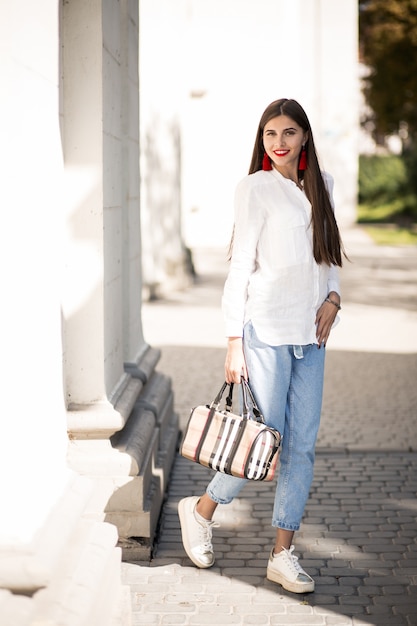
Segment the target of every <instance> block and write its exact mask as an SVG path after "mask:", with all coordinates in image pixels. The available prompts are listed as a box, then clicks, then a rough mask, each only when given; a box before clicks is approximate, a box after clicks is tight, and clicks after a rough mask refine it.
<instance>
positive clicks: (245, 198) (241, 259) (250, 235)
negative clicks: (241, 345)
mask: <svg viewBox="0 0 417 626" xmlns="http://www.w3.org/2000/svg"><path fill="white" fill-rule="evenodd" d="M234 216H235V218H234V231H233V249H232V258H231V261H230V268H229V273H228V276H227V279H226V282H225V286H224V291H223V297H222V311H223V317H224V324H225V334H226V337H241V336H242V335H243V326H244V320H245V306H246V299H247V290H248V284H249V279H250V276H251V275H252V273H253V272H254V271H255V269H256V259H257V246H258V240H259V235H260V232H261V229H262V225H263V221H264V218H263V211H262V209H261V207H260V205H259V201H258V202H257V200H256V188H254V187H253V185H252V184H251V180H250V177H249V176H248V177H246V178H244V179H243V180H242V181H241V182H240V183H239V185H238V186H237V189H236V193H235V208H234Z"/></svg>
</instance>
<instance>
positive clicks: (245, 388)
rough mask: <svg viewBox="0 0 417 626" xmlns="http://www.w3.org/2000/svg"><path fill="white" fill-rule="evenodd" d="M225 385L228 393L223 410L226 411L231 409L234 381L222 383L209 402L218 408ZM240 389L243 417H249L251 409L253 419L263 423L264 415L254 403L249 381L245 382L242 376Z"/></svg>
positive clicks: (211, 406) (211, 405) (212, 406)
mask: <svg viewBox="0 0 417 626" xmlns="http://www.w3.org/2000/svg"><path fill="white" fill-rule="evenodd" d="M226 387H229V393H228V394H227V397H226V407H225V410H226V411H231V410H232V406H233V388H234V383H226V382H224V383H223V385H222V387H221V389H220V391H219V393H218V394H217V396H216V397H215V399H214V400H213V402H212V403H211V404H210V408H215V409H218V407H219V405H220V402H221V399H222V397H223V394H224V392H225V389H226ZM241 390H242V397H243V417H244V419H249V418H250V413H251V410H252V413H253V415H254V418H255V420H256V421H257V422H261V423H263V424H264V423H265V420H264V416H263V415H262V413H261V411H260V410H259V407H258V405H257V404H256V400H255V398H254V396H253V393H252V389H251V388H250V386H249V383H248V382H247V380H246V379H245V378H243V376H242V377H241ZM248 397H249V398H250V404H251V406H250V407H249V402H248Z"/></svg>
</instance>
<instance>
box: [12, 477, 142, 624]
mask: <svg viewBox="0 0 417 626" xmlns="http://www.w3.org/2000/svg"><path fill="white" fill-rule="evenodd" d="M87 486H88V488H87ZM92 488H93V483H92V482H91V481H89V480H86V479H85V478H82V477H76V478H75V479H74V481H73V483H72V485H71V486H70V488H69V490H68V491H67V493H66V494H65V497H63V498H62V501H61V502H60V503H59V505H58V506H57V507H56V509H55V510H54V511H53V513H52V514H51V516H50V518H49V519H48V521H47V523H46V524H45V526H44V528H43V529H42V532H41V533H40V535H39V537H37V540H36V550H35V551H34V552H35V553H37V554H39V555H42V571H43V572H44V573H46V575H47V578H48V581H47V584H46V585H45V586H44V587H43V588H41V589H38V590H35V591H34V592H33V593H30V591H29V589H26V594H27V595H24V594H23V589H21V590H20V592H19V591H18V590H17V589H16V591H15V593H14V594H13V593H10V591H6V590H2V592H1V593H0V615H1V624H2V626H35V625H41V624H42V626H44V625H45V626H92V625H93V624H100V626H115V625H116V624H121V623H123V624H126V625H127V626H129V625H130V623H131V621H130V620H131V608H130V598H129V594H128V593H127V591H128V590H126V588H125V587H123V585H122V584H121V550H120V548H117V547H116V544H117V540H118V536H117V529H116V527H115V526H113V525H112V524H108V523H104V522H100V521H97V520H91V519H87V518H85V517H83V509H84V506H85V505H86V502H87V500H88V497H89V494H90V492H91V489H92ZM34 563H35V565H36V557H33V558H32V561H28V562H27V566H28V573H29V574H30V571H31V566H32V567H33V565H34ZM15 582H16V584H17V579H16V581H15ZM22 587H23V585H22Z"/></svg>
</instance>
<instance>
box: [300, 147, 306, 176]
mask: <svg viewBox="0 0 417 626" xmlns="http://www.w3.org/2000/svg"><path fill="white" fill-rule="evenodd" d="M298 169H299V170H306V169H307V151H306V149H305V147H304V146H303V149H302V150H301V154H300V161H299V163H298Z"/></svg>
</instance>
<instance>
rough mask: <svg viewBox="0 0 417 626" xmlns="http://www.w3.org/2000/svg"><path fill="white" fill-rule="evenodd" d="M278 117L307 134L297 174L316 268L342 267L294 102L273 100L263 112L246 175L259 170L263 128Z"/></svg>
mask: <svg viewBox="0 0 417 626" xmlns="http://www.w3.org/2000/svg"><path fill="white" fill-rule="evenodd" d="M279 115H287V116H288V117H290V118H291V119H292V120H294V122H296V123H297V124H298V125H299V126H301V128H302V129H303V130H304V132H307V133H308V139H307V141H306V144H305V149H306V156H307V169H306V170H299V172H298V174H299V178H300V179H302V180H303V183H304V191H305V194H306V196H307V198H308V200H309V201H310V203H311V206H312V213H311V221H312V226H313V254H314V258H315V260H316V262H317V263H319V264H320V263H327V264H328V265H332V264H333V265H338V266H340V267H342V253H343V254H345V253H344V249H343V244H342V242H341V238H340V233H339V229H338V226H337V223H336V218H335V216H334V212H333V208H332V205H331V202H330V197H329V193H328V191H327V189H326V185H325V183H324V180H323V176H322V174H321V171H320V166H319V162H318V158H317V153H316V149H315V147H314V140H313V133H312V130H311V126H310V122H309V121H308V117H307V115H306V113H305V111H304V109H303V108H302V106H301V105H300V104H299V103H298V102H296V100H288V99H287V98H282V99H281V100H276V101H275V102H272V103H271V104H270V105H269V106H268V107H267V108H266V109H265V111H264V112H263V114H262V117H261V119H260V122H259V126H258V131H257V133H256V139H255V145H254V148H253V153H252V161H251V164H250V168H249V174H253V173H254V172H257V171H258V170H261V169H262V160H263V157H264V154H265V149H264V143H263V132H264V128H265V126H266V124H267V123H268V122H269V121H270V120H271V119H272V118H274V117H278V116H279ZM345 256H346V255H345Z"/></svg>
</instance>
